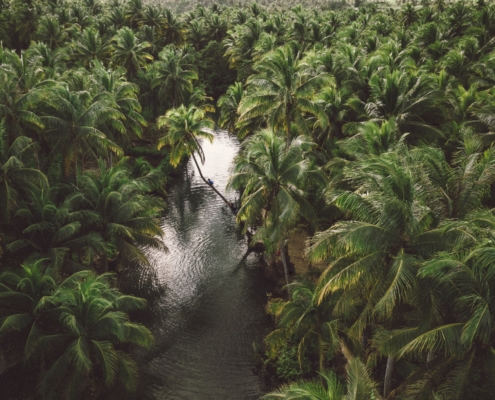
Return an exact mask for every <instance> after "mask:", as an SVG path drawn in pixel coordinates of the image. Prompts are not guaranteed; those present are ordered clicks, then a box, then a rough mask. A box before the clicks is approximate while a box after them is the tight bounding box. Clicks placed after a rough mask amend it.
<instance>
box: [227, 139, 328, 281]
mask: <svg viewBox="0 0 495 400" xmlns="http://www.w3.org/2000/svg"><path fill="white" fill-rule="evenodd" d="M313 145H314V143H312V142H309V141H307V139H304V137H302V136H299V137H297V138H295V139H294V140H292V141H290V142H289V145H288V146H287V145H285V140H284V138H281V137H279V136H277V135H276V134H275V133H274V132H273V131H272V130H264V131H261V132H260V133H258V134H256V135H255V136H253V137H252V138H250V139H248V140H247V141H246V142H245V145H244V146H245V147H244V151H243V152H242V153H241V155H240V156H239V157H238V158H237V159H236V161H235V166H234V171H233V174H232V175H231V177H230V179H229V183H228V185H227V186H228V187H231V188H233V189H236V190H237V189H241V190H243V194H242V197H241V207H240V209H239V212H238V213H237V220H238V221H239V222H241V221H243V222H245V223H246V224H247V226H255V225H257V224H258V223H259V221H260V220H262V223H263V227H262V228H261V229H258V231H257V233H256V235H255V236H254V238H253V240H257V239H258V238H259V239H266V240H268V241H269V242H270V243H272V244H277V245H278V247H279V248H280V253H281V256H282V261H283V264H284V272H285V279H286V281H287V284H289V283H290V279H289V266H288V261H287V254H286V249H285V240H286V239H287V231H288V230H289V229H290V228H291V227H292V226H293V224H294V223H296V222H297V219H298V218H299V216H300V215H301V214H302V215H304V216H306V217H307V218H308V219H309V220H311V218H312V207H311V205H310V204H309V203H308V202H307V201H306V200H305V192H304V189H305V185H306V183H307V180H308V179H309V177H310V176H311V175H315V177H316V176H318V174H317V172H316V171H314V172H312V171H311V169H310V162H309V160H308V159H307V158H305V154H306V153H307V152H309V150H310V149H311V148H312V146H313ZM284 148H285V149H284Z"/></svg>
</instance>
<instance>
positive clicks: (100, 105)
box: [41, 85, 125, 184]
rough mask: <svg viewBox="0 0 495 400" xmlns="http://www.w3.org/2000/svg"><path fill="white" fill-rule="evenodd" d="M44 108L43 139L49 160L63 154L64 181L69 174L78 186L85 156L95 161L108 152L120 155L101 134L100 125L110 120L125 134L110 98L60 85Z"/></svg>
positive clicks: (112, 144)
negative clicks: (79, 173)
mask: <svg viewBox="0 0 495 400" xmlns="http://www.w3.org/2000/svg"><path fill="white" fill-rule="evenodd" d="M44 108H45V112H44V114H45V115H44V116H43V117H42V118H41V119H42V121H43V123H44V124H45V126H46V130H45V132H44V133H43V136H44V139H45V140H46V141H47V142H48V143H50V145H51V152H50V154H49V155H48V159H50V158H51V159H53V158H54V157H55V156H57V155H59V154H62V164H63V166H62V171H63V174H64V177H65V178H66V179H67V178H69V176H70V175H71V174H72V176H73V177H74V181H75V183H76V184H77V177H78V171H79V168H78V165H80V166H81V168H82V169H83V170H84V159H85V157H86V155H90V156H92V157H93V158H96V159H97V158H98V156H106V155H107V154H108V153H113V154H115V155H117V156H120V155H122V149H121V148H120V147H119V146H118V145H117V144H115V143H114V142H112V141H111V140H110V139H108V137H107V136H106V135H105V134H104V133H103V132H102V131H101V127H102V125H103V124H104V123H106V122H108V121H110V120H111V122H112V126H113V127H114V128H115V129H117V130H119V131H120V132H121V133H125V127H124V125H123V123H122V120H123V119H124V118H125V117H124V115H123V114H122V113H121V112H120V111H118V110H117V109H116V105H115V104H114V100H113V99H112V98H111V96H109V95H107V96H102V95H100V96H98V97H92V96H91V94H90V93H88V92H87V91H77V92H74V91H70V90H69V89H68V88H67V87H66V86H62V85H60V86H57V87H56V88H55V89H54V96H51V97H50V98H49V99H48V101H47V104H46V105H45V107H44Z"/></svg>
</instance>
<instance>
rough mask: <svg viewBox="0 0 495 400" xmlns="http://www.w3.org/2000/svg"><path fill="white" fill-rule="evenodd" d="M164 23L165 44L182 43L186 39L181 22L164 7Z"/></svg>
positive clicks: (177, 44) (178, 44)
mask: <svg viewBox="0 0 495 400" xmlns="http://www.w3.org/2000/svg"><path fill="white" fill-rule="evenodd" d="M164 23H165V34H164V38H165V44H172V45H175V46H181V45H182V44H184V42H185V40H186V34H185V29H184V27H183V25H182V22H181V21H180V20H179V19H178V18H177V17H176V16H175V15H174V14H173V13H172V11H170V10H169V9H165V11H164Z"/></svg>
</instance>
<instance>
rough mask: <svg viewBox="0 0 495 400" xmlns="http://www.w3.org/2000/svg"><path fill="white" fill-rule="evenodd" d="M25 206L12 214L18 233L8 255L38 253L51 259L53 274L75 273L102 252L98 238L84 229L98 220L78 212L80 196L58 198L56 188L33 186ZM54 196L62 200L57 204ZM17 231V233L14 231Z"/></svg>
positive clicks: (29, 190)
mask: <svg viewBox="0 0 495 400" xmlns="http://www.w3.org/2000/svg"><path fill="white" fill-rule="evenodd" d="M26 192H27V193H26V196H25V205H24V206H23V207H21V208H19V209H18V210H17V212H16V214H15V221H16V223H17V227H18V228H17V229H19V228H20V229H21V232H20V234H17V237H16V239H15V240H13V241H12V242H10V243H8V244H7V246H6V250H7V251H8V252H9V253H14V254H23V255H24V256H26V255H30V254H39V255H41V257H46V258H48V259H49V260H50V269H51V270H52V271H55V272H56V273H59V272H62V273H66V272H70V271H74V270H76V271H78V270H80V269H82V268H85V267H88V266H91V264H92V262H93V259H94V258H95V257H96V255H98V254H101V253H102V252H103V250H104V245H103V243H102V238H101V236H100V235H99V234H98V233H96V232H87V231H85V230H84V226H85V225H86V224H88V223H89V222H90V221H94V220H96V219H97V217H98V216H97V215H96V214H94V213H92V212H90V210H87V209H86V210H84V211H81V210H79V209H78V204H79V203H80V202H81V200H82V196H81V195H80V194H77V193H76V194H73V195H69V196H67V197H65V198H64V197H63V196H58V190H57V188H51V189H50V188H48V187H47V186H44V187H42V188H37V187H35V186H34V185H30V187H29V188H28V189H27V190H26ZM57 197H62V200H61V201H57V200H58V198H57ZM17 229H16V231H17Z"/></svg>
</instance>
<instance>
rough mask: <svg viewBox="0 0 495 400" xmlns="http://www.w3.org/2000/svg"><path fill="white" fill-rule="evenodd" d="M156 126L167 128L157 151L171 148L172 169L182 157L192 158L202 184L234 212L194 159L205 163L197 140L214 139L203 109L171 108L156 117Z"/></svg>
mask: <svg viewBox="0 0 495 400" xmlns="http://www.w3.org/2000/svg"><path fill="white" fill-rule="evenodd" d="M156 125H157V127H158V128H163V127H166V128H167V132H166V134H165V136H163V137H162V138H161V139H160V140H159V141H158V149H161V148H162V147H163V146H170V147H171V150H170V164H171V165H172V166H173V167H176V166H177V165H179V162H180V160H181V159H182V157H184V156H192V158H193V160H194V164H196V168H197V169H198V172H199V175H200V176H201V179H202V180H203V182H205V183H206V184H207V185H208V186H210V187H211V188H212V189H213V191H214V192H215V193H216V194H217V195H218V196H220V198H221V199H222V200H223V201H224V202H225V204H227V205H228V206H229V208H230V209H231V210H232V212H234V210H233V206H232V205H231V204H230V202H229V201H228V200H227V199H226V198H225V197H224V196H223V195H222V194H221V193H220V192H219V191H218V190H217V189H216V188H215V187H214V186H213V185H212V184H210V183H209V182H208V181H207V180H206V179H205V177H204V176H203V173H202V172H201V168H200V167H199V164H198V160H197V159H196V155H195V154H196V153H197V154H198V156H199V160H200V161H201V163H204V162H205V156H204V153H203V149H202V147H201V143H200V142H199V140H198V139H200V138H202V139H207V140H209V141H210V142H212V141H213V138H214V136H213V134H212V133H211V130H212V129H213V127H214V123H213V121H212V120H211V119H209V118H206V117H205V111H204V109H202V108H197V107H195V106H189V107H188V108H186V107H185V106H184V105H182V106H180V107H179V108H173V109H171V110H169V111H167V113H166V114H165V115H162V116H161V117H158V119H157V121H156Z"/></svg>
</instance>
